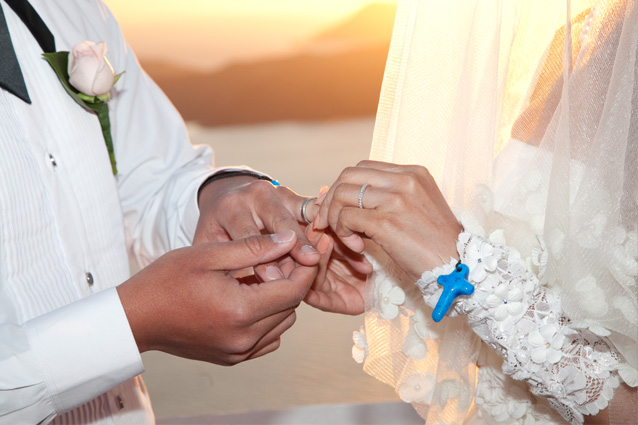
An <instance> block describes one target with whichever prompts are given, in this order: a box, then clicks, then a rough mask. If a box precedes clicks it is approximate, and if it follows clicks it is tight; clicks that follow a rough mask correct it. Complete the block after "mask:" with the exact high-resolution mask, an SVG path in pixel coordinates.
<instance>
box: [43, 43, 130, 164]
mask: <svg viewBox="0 0 638 425" xmlns="http://www.w3.org/2000/svg"><path fill="white" fill-rule="evenodd" d="M42 56H44V58H45V59H46V60H47V61H48V62H49V64H50V65H51V67H52V68H53V70H54V71H55V74H56V75H57V77H58V79H59V80H60V82H61V83H62V87H64V89H65V90H66V92H67V93H68V94H69V95H70V96H71V98H73V100H75V102H76V103H77V104H78V105H80V106H82V107H83V108H86V109H90V110H92V111H93V112H95V113H96V115H97V117H98V120H99V122H100V127H101V128H102V134H103V135H104V142H105V143H106V149H107V150H108V152H109V159H110V161H111V169H112V170H113V175H116V174H117V164H116V162H115V153H114V150H113V139H112V137H111V120H110V119H109V107H108V105H107V103H106V102H108V101H109V100H110V98H111V97H110V95H109V94H108V93H105V94H103V95H100V96H87V95H86V94H84V93H80V92H79V91H78V90H76V89H75V87H73V86H72V85H71V84H70V83H69V73H68V62H69V52H54V53H44V54H43V55H42ZM122 74H123V73H120V74H118V75H116V76H115V81H117V80H118V79H119V78H120V77H121V76H122ZM113 84H115V82H114V83H113Z"/></svg>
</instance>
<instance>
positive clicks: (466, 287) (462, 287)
mask: <svg viewBox="0 0 638 425" xmlns="http://www.w3.org/2000/svg"><path fill="white" fill-rule="evenodd" d="M469 274H470V269H469V268H468V267H467V266H466V265H465V264H463V263H460V262H459V263H458V264H457V265H456V268H455V269H454V271H453V272H452V273H450V274H447V275H442V276H439V277H438V279H436V281H437V282H438V283H439V285H441V286H442V287H443V293H441V297H440V298H439V301H437V303H436V307H434V311H433V312H432V319H433V320H434V321H435V322H440V321H441V319H443V317H444V316H445V315H446V314H447V312H448V310H449V309H450V307H451V306H452V303H453V302H454V300H455V299H456V297H458V296H459V295H472V294H473V293H474V285H472V284H471V283H470V282H468V280H467V276H468V275H469Z"/></svg>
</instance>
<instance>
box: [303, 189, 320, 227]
mask: <svg viewBox="0 0 638 425" xmlns="http://www.w3.org/2000/svg"><path fill="white" fill-rule="evenodd" d="M316 199H317V198H316V197H314V196H312V197H309V198H306V199H304V200H303V202H302V203H301V209H300V213H301V219H302V220H303V221H304V222H305V223H306V224H310V223H311V221H310V220H309V219H308V215H307V214H306V209H307V207H308V204H309V203H310V201H315V200H316Z"/></svg>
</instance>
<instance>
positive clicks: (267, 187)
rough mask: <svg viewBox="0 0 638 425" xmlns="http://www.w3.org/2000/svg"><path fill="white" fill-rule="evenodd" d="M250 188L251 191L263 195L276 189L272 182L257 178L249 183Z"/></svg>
mask: <svg viewBox="0 0 638 425" xmlns="http://www.w3.org/2000/svg"><path fill="white" fill-rule="evenodd" d="M248 188H249V190H250V191H251V192H253V193H256V194H258V195H262V196H263V195H268V194H271V193H273V190H274V189H275V187H274V186H273V185H272V184H271V183H270V182H267V181H265V180H255V181H253V182H251V183H250V184H249V185H248Z"/></svg>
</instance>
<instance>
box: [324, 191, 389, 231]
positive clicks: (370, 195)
mask: <svg viewBox="0 0 638 425" xmlns="http://www.w3.org/2000/svg"><path fill="white" fill-rule="evenodd" d="M361 188H362V186H361V185H358V184H352V183H342V184H340V185H339V186H337V187H336V188H335V190H334V193H333V196H332V199H331V201H330V205H329V208H328V215H327V218H328V224H329V225H330V227H332V228H333V229H334V228H335V226H336V225H337V222H338V221H339V214H340V213H341V210H342V209H344V208H357V209H359V196H360V194H361ZM378 190H379V189H377V188H375V187H373V186H369V185H368V186H366V187H365V189H364V195H365V196H364V198H362V200H361V203H362V206H364V209H365V210H367V209H374V208H376V207H377V205H376V192H377V191H378ZM363 203H365V205H363Z"/></svg>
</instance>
